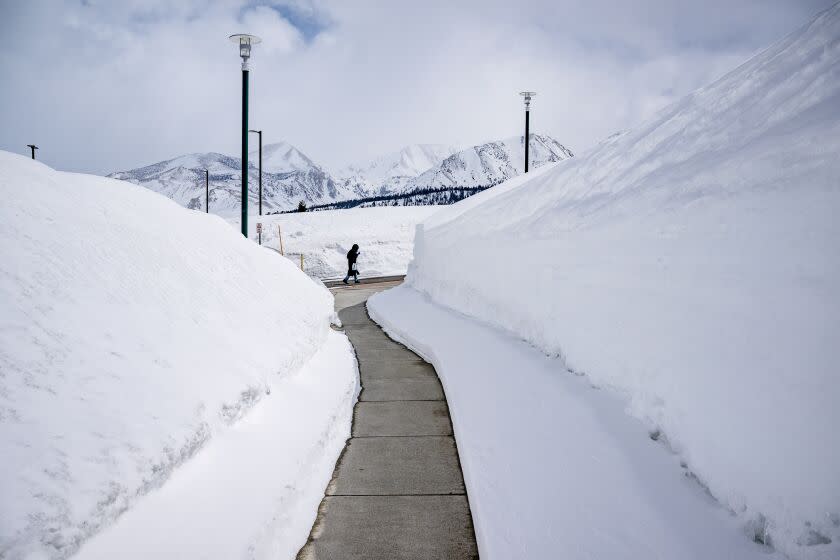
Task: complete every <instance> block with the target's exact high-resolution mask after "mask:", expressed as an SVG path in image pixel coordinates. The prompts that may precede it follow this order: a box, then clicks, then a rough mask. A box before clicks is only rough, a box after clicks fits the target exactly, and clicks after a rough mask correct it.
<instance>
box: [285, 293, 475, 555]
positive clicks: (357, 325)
mask: <svg viewBox="0 0 840 560" xmlns="http://www.w3.org/2000/svg"><path fill="white" fill-rule="evenodd" d="M399 283H400V280H399V279H397V280H389V281H386V282H379V283H370V284H361V285H356V286H352V287H344V286H341V287H336V288H334V289H333V293H334V294H335V300H336V309H337V310H338V311H339V317H340V318H341V321H342V323H343V324H344V329H345V332H346V333H347V336H348V337H349V338H350V342H352V343H353V346H354V347H355V349H356V355H357V358H358V361H359V376H360V378H361V383H362V392H361V394H360V396H359V402H358V403H357V404H356V408H355V411H354V415H353V427H352V434H351V437H350V439H349V440H347V446H346V447H345V448H344V451H343V452H342V454H341V457H340V458H339V460H338V463H337V465H336V468H335V472H334V473H333V478H332V480H331V481H330V483H329V486H328V487H327V491H326V495H325V497H324V499H323V501H322V502H321V505H320V507H319V509H318V517H317V519H316V520H315V524H314V526H313V527H312V532H311V533H310V535H309V540H308V541H307V543H306V545H304V547H303V548H302V549H301V550H300V552H299V553H298V560H314V559H318V560H324V559H346V560H353V559H370V560H376V559H388V560H396V559H412V558H417V559H421V558H422V559H438V558H439V559H447V560H460V559H463V558H478V549H477V547H476V542H475V534H474V531H473V524H472V517H471V515H470V506H469V502H468V501H467V495H466V491H465V487H464V478H463V475H462V473H461V465H460V463H459V460H458V450H457V447H456V445H455V438H454V437H453V435H452V424H451V422H450V419H449V409H448V407H447V404H446V398H445V396H444V394H443V389H442V388H441V385H440V381H439V380H438V377H437V374H436V373H435V370H434V368H433V367H432V366H430V365H429V364H427V363H426V362H424V361H423V360H421V359H420V358H419V357H418V356H417V355H416V354H414V353H413V352H411V351H410V350H408V349H406V348H405V347H404V346H402V345H400V344H397V343H395V342H394V341H392V340H391V339H390V338H388V336H387V335H386V334H385V333H384V332H382V330H381V329H380V328H379V327H378V326H377V325H376V324H375V323H374V322H373V321H371V320H370V319H369V318H368V315H367V310H366V309H365V301H367V298H368V297H370V296H371V295H372V294H374V293H376V292H378V291H380V290H383V289H386V288H390V287H393V286H395V285H397V284H399Z"/></svg>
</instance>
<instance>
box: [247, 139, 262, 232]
mask: <svg viewBox="0 0 840 560" xmlns="http://www.w3.org/2000/svg"><path fill="white" fill-rule="evenodd" d="M248 132H255V133H257V134H259V135H260V216H262V130H249V131H248Z"/></svg>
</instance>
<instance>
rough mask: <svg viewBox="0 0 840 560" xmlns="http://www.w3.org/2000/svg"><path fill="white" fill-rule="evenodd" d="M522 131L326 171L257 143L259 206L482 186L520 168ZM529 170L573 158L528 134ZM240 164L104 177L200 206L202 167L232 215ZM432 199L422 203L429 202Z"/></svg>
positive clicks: (252, 194) (286, 149) (193, 164)
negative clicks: (466, 145)
mask: <svg viewBox="0 0 840 560" xmlns="http://www.w3.org/2000/svg"><path fill="white" fill-rule="evenodd" d="M524 151H525V150H524V144H523V137H522V136H516V137H513V138H508V139H506V140H500V141H496V142H487V143H485V144H480V145H477V146H472V147H470V148H467V149H459V148H458V147H455V146H447V145H437V144H414V145H411V146H406V147H405V148H403V149H402V150H400V151H397V152H393V153H390V154H387V155H384V156H381V157H378V158H376V159H374V160H373V161H370V162H365V163H363V164H359V165H350V166H347V167H344V168H342V169H340V170H338V171H336V172H334V173H333V172H330V171H328V170H326V169H325V168H324V167H323V166H321V165H319V164H318V163H316V162H315V161H313V160H312V159H311V158H309V157H308V156H306V155H305V154H304V153H303V152H301V151H300V150H298V149H297V148H296V147H294V146H293V145H291V144H288V143H286V142H279V143H275V144H268V145H265V146H263V211H264V212H266V213H268V212H276V211H283V210H291V209H294V208H296V207H297V205H298V203H299V202H300V201H304V202H305V203H306V204H307V205H318V204H329V203H334V202H341V201H347V200H358V199H362V198H369V197H373V196H383V195H404V194H407V193H411V192H414V191H417V190H423V189H442V190H446V189H454V188H458V187H468V188H483V187H490V186H493V185H497V184H499V183H501V182H502V181H505V180H507V179H510V178H511V177H515V176H517V175H519V174H520V173H522V170H523V167H524V161H525V158H524ZM530 151H531V165H532V167H534V168H537V167H540V166H542V165H545V164H547V163H553V162H557V161H561V160H564V159H567V158H570V157H572V155H573V154H572V152H571V150H569V149H568V148H566V147H565V146H563V145H562V144H560V143H559V142H558V141H557V140H555V139H553V138H551V137H550V136H544V135H540V134H531V144H530ZM248 158H249V161H248V169H249V185H248V187H249V188H248V193H249V203H250V207H251V208H254V209H256V207H257V205H258V204H259V198H258V197H259V186H258V184H259V183H258V177H259V167H258V162H259V153H258V151H253V152H251V153H250V154H249V156H248ZM241 169H242V162H241V159H240V158H238V157H232V156H228V155H225V154H219V153H215V152H209V153H199V154H188V155H183V156H179V157H176V158H174V159H170V160H166V161H161V162H158V163H154V164H152V165H147V166H145V167H140V168H137V169H131V170H128V171H119V172H116V173H112V174H110V175H108V176H109V177H112V178H114V179H122V180H126V181H130V182H132V183H135V184H137V185H141V186H143V187H146V188H148V189H150V190H152V191H155V192H157V193H160V194H162V195H164V196H166V197H169V198H171V199H173V200H175V201H176V202H178V203H179V204H181V205H182V206H186V207H187V208H193V209H203V208H204V204H205V170H208V171H209V175H210V178H209V182H210V210H211V212H213V213H216V214H221V215H224V216H229V217H230V216H234V215H236V214H237V213H238V211H239V210H238V209H239V208H240V189H241V179H240V178H241ZM430 202H433V201H421V202H420V203H421V204H422V203H430Z"/></svg>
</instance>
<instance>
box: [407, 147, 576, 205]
mask: <svg viewBox="0 0 840 560" xmlns="http://www.w3.org/2000/svg"><path fill="white" fill-rule="evenodd" d="M523 138H524V136H516V137H513V138H508V139H506V140H500V141H498V142H488V143H486V144H481V145H478V146H473V147H472V148H468V149H466V150H462V151H460V152H458V153H455V154H453V155H451V156H449V157H448V158H446V159H444V160H443V161H442V162H440V163H439V164H438V165H436V166H435V167H433V168H431V169H428V170H427V171H425V172H424V173H422V174H421V175H419V176H418V177H415V178H414V179H411V180H410V181H407V182H406V183H405V185H404V186H403V190H404V191H411V190H415V189H427V188H440V187H486V186H491V185H496V184H498V183H501V182H502V181H505V180H507V179H510V178H511V177H516V176H517V175H520V174H521V173H523V171H524V169H525V147H524V143H523V142H524V140H523ZM529 156H530V159H531V168H532V169H537V168H538V167H541V166H543V165H545V164H546V163H553V162H556V161H561V160H564V159H568V158H570V157H572V156H573V154H572V152H571V150H569V149H568V148H566V147H565V146H563V145H562V144H560V143H559V142H558V141H557V140H555V139H553V138H551V137H550V136H544V135H540V134H531V145H530V154H529Z"/></svg>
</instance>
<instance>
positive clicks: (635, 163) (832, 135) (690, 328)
mask: <svg viewBox="0 0 840 560" xmlns="http://www.w3.org/2000/svg"><path fill="white" fill-rule="evenodd" d="M838 153H840V5H835V6H834V7H832V8H830V9H829V10H827V11H826V12H824V13H822V14H821V15H819V16H818V17H817V18H816V19H815V20H814V21H812V22H811V23H809V24H808V25H806V26H805V27H803V28H802V29H800V30H798V31H797V32H795V33H793V34H791V35H790V36H788V37H786V38H785V39H783V40H782V41H780V42H779V43H777V44H775V45H774V46H772V47H770V48H768V49H767V50H765V51H764V52H762V53H760V54H758V55H757V56H755V57H754V58H753V59H752V60H750V61H749V62H747V63H745V64H744V65H742V66H741V67H739V68H737V69H735V70H734V71H732V72H731V73H729V74H728V75H726V76H724V77H723V78H721V79H720V80H719V81H717V82H716V83H714V84H712V85H710V86H708V87H705V88H703V89H701V90H698V91H697V92H695V93H693V94H691V95H689V96H688V97H686V98H685V99H683V100H681V101H679V102H677V103H676V104H674V105H672V106H670V107H668V108H666V109H664V110H663V111H661V112H660V113H658V114H657V115H656V116H654V117H653V118H652V119H650V120H648V121H647V122H645V123H643V124H642V125H640V126H638V127H637V128H635V129H634V130H632V131H629V132H626V133H623V134H620V135H616V136H614V137H611V138H610V139H608V140H607V141H605V142H604V143H603V144H601V145H599V146H598V147H596V148H594V149H593V150H591V151H590V152H589V153H586V154H583V155H582V156H580V157H577V158H573V159H570V160H567V161H564V162H560V163H558V164H555V165H553V166H552V165H549V166H546V167H544V168H541V169H539V170H537V171H536V172H534V173H530V174H528V176H527V177H518V178H515V179H512V180H510V181H508V182H506V183H504V184H502V185H499V186H497V187H494V188H493V189H490V190H489V191H486V192H484V193H481V194H479V195H477V196H475V197H472V198H470V199H467V200H466V201H464V202H462V203H459V204H456V205H454V206H452V207H447V208H444V209H442V210H441V211H440V212H438V213H436V214H435V215H434V216H432V217H430V218H429V219H428V220H427V221H426V222H425V224H424V225H423V226H421V227H422V229H419V230H418V235H417V238H416V243H415V249H414V261H413V264H412V265H411V266H410V267H409V276H408V284H409V285H410V286H411V287H412V288H414V289H415V290H418V291H420V292H422V293H424V294H425V295H426V296H427V297H428V298H429V299H430V300H431V301H433V302H435V303H437V304H440V305H443V306H446V307H449V308H451V309H453V310H455V311H458V312H460V313H462V314H465V315H467V316H470V317H472V318H474V319H476V320H478V321H480V322H483V323H485V324H488V325H493V326H495V327H497V328H499V329H502V330H504V331H506V332H507V333H509V334H510V335H511V336H513V337H516V338H521V339H524V340H526V341H528V342H529V343H531V344H532V345H534V346H535V347H537V348H539V349H541V350H542V351H543V352H544V353H546V354H548V355H551V356H556V357H558V358H559V359H558V360H556V368H555V369H556V375H558V376H562V375H565V373H564V372H565V370H566V368H567V367H568V368H569V369H571V370H573V371H575V372H579V373H585V374H586V375H587V376H588V378H589V379H590V380H591V382H592V383H594V384H595V385H597V386H599V387H609V388H612V389H615V390H617V391H618V392H620V393H622V394H623V395H624V396H625V397H626V398H627V399H628V403H629V404H628V410H629V412H631V413H632V414H634V415H635V416H637V417H638V418H640V419H642V420H643V421H645V422H646V423H647V424H648V426H649V427H650V429H651V430H660V431H661V433H662V434H663V438H664V439H665V440H666V441H667V442H668V445H669V446H670V447H671V449H673V450H674V451H675V452H676V453H677V454H678V455H679V456H680V457H681V458H682V460H683V461H685V463H686V464H687V467H688V469H689V470H690V471H691V472H692V473H694V474H695V475H696V476H697V477H698V479H699V480H700V481H702V483H703V484H705V485H706V486H707V487H708V488H709V491H710V492H711V494H712V495H713V496H714V497H715V498H716V499H717V500H718V501H719V502H720V503H721V504H723V505H724V506H725V507H726V508H728V509H730V510H731V511H733V512H734V513H735V514H737V516H738V519H739V521H740V523H742V525H744V526H745V527H749V528H750V531H751V532H752V534H753V535H754V536H755V538H756V539H758V540H762V541H764V542H768V543H770V544H771V545H772V546H773V547H775V548H776V549H777V550H779V551H781V552H783V553H784V554H786V555H787V556H789V557H791V558H797V559H805V558H808V559H810V558H826V559H827V558H840V445H837V427H838V426H840V406H838V403H840V382H838V365H837V348H838V347H840V290H838V286H840V245H838V244H839V243H840V220H838V219H837V216H838V215H840V179H838V178H840V158H838V157H837V154H838ZM381 307H382V310H381V312H382V314H383V315H386V316H387V314H388V313H389V312H388V311H387V310H386V309H385V305H384V303H383V305H382V306H381ZM405 328H406V331H407V332H408V333H409V334H412V333H413V332H414V331H413V330H412V327H411V326H407V327H405ZM418 328H419V327H418ZM458 374H459V373H458V372H454V373H453V375H454V376H457V375H458ZM464 375H467V373H464ZM509 375H512V376H518V375H519V372H518V371H516V370H511V371H510V372H509ZM517 379H518V378H517ZM544 396H545V395H544V394H543V393H541V392H539V391H536V392H535V393H534V398H535V402H539V403H540V404H539V405H540V406H545V407H553V406H555V403H552V402H550V401H546V400H543V399H544ZM499 406H500V407H503V406H504V402H501V403H499ZM457 407H458V404H457V400H456V404H455V408H454V410H453V416H454V417H455V418H456V421H457V419H458V418H459V417H463V416H464V415H465V414H468V412H466V411H459V410H458V408H457ZM561 429H568V430H574V429H576V426H575V425H574V423H572V424H570V425H564V426H558V430H561ZM519 437H528V434H527V433H525V434H516V436H515V437H513V438H505V437H504V435H503V434H499V439H498V444H499V446H500V448H499V451H498V453H500V454H501V455H503V456H504V457H507V456H508V455H510V453H507V452H506V449H508V446H511V445H513V442H514V440H515V439H517V438H519ZM460 444H461V440H460V439H459V445H460ZM546 444H548V445H552V444H553V441H549V442H546V441H535V442H533V445H534V446H541V445H546ZM567 452H568V453H569V454H575V453H578V449H576V448H575V447H574V446H572V447H569V448H568V449H567ZM487 460H488V461H492V460H506V459H503V458H502V459H499V458H496V459H494V458H493V457H487ZM581 474H582V476H583V474H584V473H581ZM470 499H471V500H472V499H473V495H472V494H471V496H470ZM478 499H481V497H480V496H479V497H478ZM557 507H558V508H559V510H560V512H559V513H558V516H562V515H564V514H563V513H562V511H563V509H562V508H564V507H567V504H565V503H562V502H561V503H559V504H558V506H557ZM480 515H481V510H479V516H480ZM597 522H602V523H605V524H608V525H614V524H616V523H624V522H625V519H624V518H623V517H621V516H616V515H614V512H610V511H604V512H603V514H602V517H601V518H600V520H593V523H597ZM479 523H481V521H479ZM492 528H493V529H495V528H496V527H495V526H493V527H492ZM605 530H607V529H605Z"/></svg>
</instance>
